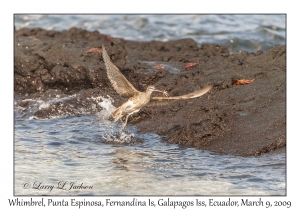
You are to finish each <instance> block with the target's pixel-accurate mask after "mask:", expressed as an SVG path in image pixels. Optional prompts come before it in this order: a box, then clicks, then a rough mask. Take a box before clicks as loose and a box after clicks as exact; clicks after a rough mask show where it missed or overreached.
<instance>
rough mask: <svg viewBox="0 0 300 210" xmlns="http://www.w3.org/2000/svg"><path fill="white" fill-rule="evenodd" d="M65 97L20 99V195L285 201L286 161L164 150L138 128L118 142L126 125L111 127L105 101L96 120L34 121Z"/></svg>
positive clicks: (84, 113) (83, 117) (17, 185)
mask: <svg viewBox="0 0 300 210" xmlns="http://www.w3.org/2000/svg"><path fill="white" fill-rule="evenodd" d="M60 97H62V96H57V97H55V98H47V99H45V98H43V99H40V98H39V99H35V100H31V99H30V100H28V99H26V97H25V96H22V97H18V96H15V118H14V123H15V125H14V128H15V138H14V141H15V142H14V150H15V151H14V157H15V161H14V163H15V164H14V169H15V170H14V176H15V177H14V179H15V190H14V193H15V195H285V193H286V191H285V190H286V184H285V181H286V164H285V155H283V154H280V155H264V156H262V157H250V158H245V157H239V156H230V155H217V154H213V153H211V152H208V151H202V150H196V149H192V148H182V147H179V146H177V145H170V144H166V143H164V142H163V141H161V137H160V136H158V135H156V134H155V133H146V134H141V133H140V132H139V131H138V130H137V129H136V128H135V127H133V126H127V127H126V134H122V136H119V133H118V131H119V129H120V125H119V124H117V123H113V122H110V121H108V120H107V118H108V116H109V112H111V110H112V109H113V108H114V107H113V105H112V99H110V98H109V97H107V96H106V97H100V96H99V97H98V98H95V103H98V104H99V106H101V107H103V110H102V111H99V112H97V113H96V114H91V113H89V112H88V111H87V110H89V109H81V113H82V114H76V115H73V116H72V115H69V116H66V115H65V113H62V114H57V115H53V116H51V117H49V119H38V118H37V117H33V113H34V112H35V111H37V110H42V109H45V108H46V107H49V106H50V107H51V104H52V103H54V101H56V100H66V99H65V98H62V99H61V98H60ZM69 97H72V98H76V95H73V96H69ZM26 100H27V101H29V102H30V104H29V106H28V107H27V108H23V107H20V106H18V105H17V104H18V103H19V102H20V101H26ZM57 113H60V112H57ZM76 113H78V112H76ZM72 183H73V184H72ZM75 185H76V186H81V188H83V187H82V186H85V187H86V188H85V189H76V187H74V186H75ZM51 186H53V188H52V187H51ZM70 186H73V188H71V189H70ZM77 188H78V187H77ZM79 188H80V187H79Z"/></svg>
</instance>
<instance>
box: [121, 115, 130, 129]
mask: <svg viewBox="0 0 300 210" xmlns="http://www.w3.org/2000/svg"><path fill="white" fill-rule="evenodd" d="M128 117H129V114H128V115H126V119H125V122H122V128H121V131H120V132H122V131H123V130H124V128H125V126H126V124H127V120H128ZM121 121H122V120H121Z"/></svg>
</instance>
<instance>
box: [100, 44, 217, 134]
mask: <svg viewBox="0 0 300 210" xmlns="http://www.w3.org/2000/svg"><path fill="white" fill-rule="evenodd" d="M102 57H103V60H104V63H105V67H106V70H107V76H108V79H109V81H110V82H111V84H112V86H113V88H114V89H115V90H116V91H117V93H118V94H119V95H121V96H123V97H127V98H129V99H128V101H126V102H125V103H124V104H122V105H121V106H120V107H118V108H116V109H115V110H114V111H113V112H112V113H111V115H112V117H113V118H114V121H115V122H116V121H118V120H120V121H122V118H123V117H124V116H126V118H125V121H124V122H123V121H122V128H121V131H122V130H123V129H124V128H125V126H126V124H127V120H128V117H129V116H130V115H132V114H134V113H136V112H138V111H140V109H141V108H143V107H144V106H146V105H159V104H161V105H165V104H168V103H169V102H171V101H174V100H180V99H190V98H197V97H199V96H202V95H204V94H205V93H207V92H208V91H209V90H210V89H211V88H212V86H211V85H208V86H206V87H204V88H203V89H200V90H196V91H194V92H192V93H189V94H186V95H182V96H168V94H167V92H166V91H161V90H158V89H156V88H155V87H154V86H153V85H150V86H148V87H147V89H146V91H145V92H140V91H138V90H137V89H135V87H134V86H133V85H132V84H131V83H130V82H129V81H128V80H127V79H126V78H125V77H124V75H123V74H122V73H121V71H120V70H119V69H118V68H117V67H116V66H115V65H114V64H113V63H112V61H111V60H110V57H109V55H108V54H107V52H106V50H105V47H104V45H102ZM153 91H157V92H162V93H163V95H164V96H163V97H152V98H151V94H152V92H153Z"/></svg>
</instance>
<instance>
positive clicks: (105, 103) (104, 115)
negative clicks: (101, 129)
mask: <svg viewBox="0 0 300 210" xmlns="http://www.w3.org/2000/svg"><path fill="white" fill-rule="evenodd" d="M92 99H93V100H95V101H96V102H97V103H98V104H99V105H100V106H101V107H102V108H103V109H102V110H101V111H100V112H99V113H97V116H98V117H99V118H101V119H102V120H104V121H107V120H108V119H109V116H110V115H111V113H112V112H113V111H114V110H115V109H116V107H114V105H113V104H112V103H113V102H114V100H113V99H112V98H111V97H110V96H109V95H107V98H105V97H102V96H98V97H92Z"/></svg>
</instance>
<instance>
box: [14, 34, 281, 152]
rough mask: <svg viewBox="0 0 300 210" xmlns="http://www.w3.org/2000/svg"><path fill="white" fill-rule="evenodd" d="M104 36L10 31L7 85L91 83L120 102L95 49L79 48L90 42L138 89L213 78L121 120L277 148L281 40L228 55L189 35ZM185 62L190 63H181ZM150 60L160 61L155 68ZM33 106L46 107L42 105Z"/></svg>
mask: <svg viewBox="0 0 300 210" xmlns="http://www.w3.org/2000/svg"><path fill="white" fill-rule="evenodd" d="M108 40H109V39H107V37H106V35H103V34H100V33H99V32H97V31H95V32H88V31H85V30H81V29H77V28H72V29H70V30H68V31H62V32H57V31H46V30H43V29H20V30H18V31H16V32H15V63H14V86H15V92H16V93H18V94H25V93H29V94H36V93H37V92H39V94H43V92H45V91H47V90H50V89H58V90H59V91H62V92H63V93H64V94H70V93H77V92H78V91H80V92H81V93H84V92H85V91H89V89H95V91H94V92H96V93H97V94H98V93H99V95H107V94H108V95H110V96H111V97H112V98H114V99H115V104H114V105H115V106H119V105H121V104H122V103H123V102H124V101H125V100H126V99H123V98H122V97H120V96H119V95H118V94H117V93H116V92H115V91H114V89H113V88H112V86H111V84H110V82H109V80H108V78H107V75H106V69H105V66H104V63H103V61H102V56H101V53H88V52H87V50H89V49H91V48H99V49H101V46H102V44H104V45H105V46H106V49H107V51H108V54H109V55H110V57H111V59H112V61H113V62H114V63H115V65H116V66H118V68H119V69H120V70H121V71H122V73H123V74H124V75H125V76H126V78H128V80H129V81H130V82H131V83H132V84H133V85H134V86H135V87H136V88H137V89H139V90H145V89H146V87H147V86H148V85H150V84H151V85H155V86H156V87H157V88H159V89H163V90H167V91H168V92H169V94H170V95H180V94H186V93H189V92H191V91H193V90H196V89H198V88H202V87H204V86H205V85H207V84H212V85H213V86H214V87H213V89H212V90H211V91H210V92H209V93H207V94H206V95H204V96H202V97H200V98H195V99H191V100H184V101H176V102H174V103H171V104H169V105H167V106H162V107H146V108H144V109H143V110H141V111H140V112H139V113H136V114H134V115H133V116H132V117H131V118H130V119H129V123H131V124H135V125H136V126H137V127H138V128H139V129H140V131H142V132H156V133H158V134H160V135H162V136H166V138H164V140H165V141H167V142H169V143H175V144H180V145H183V146H187V147H195V148H199V149H208V150H212V151H215V152H219V153H226V154H237V155H244V156H247V155H261V154H264V153H268V152H271V151H272V152H273V151H280V152H284V151H285V144H286V112H285V110H286V47H285V46H279V45H278V46H274V47H273V48H272V49H270V50H268V51H266V52H261V51H258V52H256V53H247V52H241V53H239V54H234V55H230V54H229V52H228V49H227V47H225V46H219V45H217V44H203V45H202V46H198V44H197V43H196V42H195V41H194V40H192V39H182V40H174V41H169V42H159V41H151V42H135V41H127V40H122V39H115V38H113V39H112V40H110V41H108ZM188 63H197V65H195V66H194V67H192V68H190V69H186V68H185V66H186V65H187V64H188ZM157 65H160V67H162V68H155V66H157ZM239 79H255V80H254V81H253V82H252V83H251V84H247V85H234V83H235V82H236V81H237V80H239ZM83 95H84V94H83ZM68 103H70V105H72V106H75V105H76V106H80V104H76V103H75V102H65V103H64V104H63V106H64V107H65V110H66V113H71V114H72V113H73V112H72V108H71V107H72V106H69V104H68ZM56 105H57V106H62V105H61V104H60V103H57V104H56ZM22 106H26V104H22ZM51 110H52V111H53V110H54V111H55V109H53V108H52V109H51ZM36 114H37V115H39V116H47V115H49V114H51V113H50V111H47V110H42V111H40V112H39V113H36ZM73 114H74V115H75V114H76V113H73Z"/></svg>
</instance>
